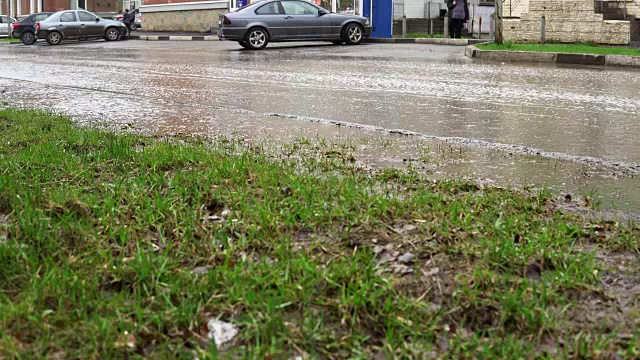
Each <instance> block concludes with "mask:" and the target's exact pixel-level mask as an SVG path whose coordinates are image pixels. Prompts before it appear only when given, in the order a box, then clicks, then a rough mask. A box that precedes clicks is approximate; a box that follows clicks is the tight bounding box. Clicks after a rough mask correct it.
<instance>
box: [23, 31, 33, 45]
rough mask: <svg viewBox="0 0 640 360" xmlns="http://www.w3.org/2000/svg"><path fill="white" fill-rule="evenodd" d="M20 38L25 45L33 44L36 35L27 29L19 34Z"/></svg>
mask: <svg viewBox="0 0 640 360" xmlns="http://www.w3.org/2000/svg"><path fill="white" fill-rule="evenodd" d="M20 40H21V41H22V43H23V44H25V45H33V44H34V43H35V42H36V35H35V34H34V33H32V32H31V31H27V32H25V33H23V34H22V36H20Z"/></svg>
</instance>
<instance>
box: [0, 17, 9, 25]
mask: <svg viewBox="0 0 640 360" xmlns="http://www.w3.org/2000/svg"><path fill="white" fill-rule="evenodd" d="M8 22H9V18H5V16H0V24H6V23H8Z"/></svg>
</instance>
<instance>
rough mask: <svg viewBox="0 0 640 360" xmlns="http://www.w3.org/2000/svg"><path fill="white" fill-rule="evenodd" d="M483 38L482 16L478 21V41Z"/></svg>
mask: <svg viewBox="0 0 640 360" xmlns="http://www.w3.org/2000/svg"><path fill="white" fill-rule="evenodd" d="M481 38H482V16H480V19H478V39H481Z"/></svg>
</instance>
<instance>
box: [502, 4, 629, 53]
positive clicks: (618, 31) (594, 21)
mask: <svg viewBox="0 0 640 360" xmlns="http://www.w3.org/2000/svg"><path fill="white" fill-rule="evenodd" d="M543 15H544V16H545V19H546V40H547V41H553V42H566V43H574V42H587V41H594V42H596V43H600V44H615V45H628V44H629V40H630V39H629V37H630V24H629V22H628V21H617V20H603V18H602V14H596V13H595V11H594V2H593V0H530V1H529V10H528V11H527V12H526V13H523V14H522V15H521V18H520V19H519V20H516V19H505V21H504V23H503V34H504V39H505V40H511V41H515V42H537V41H539V40H540V24H541V17H542V16H543Z"/></svg>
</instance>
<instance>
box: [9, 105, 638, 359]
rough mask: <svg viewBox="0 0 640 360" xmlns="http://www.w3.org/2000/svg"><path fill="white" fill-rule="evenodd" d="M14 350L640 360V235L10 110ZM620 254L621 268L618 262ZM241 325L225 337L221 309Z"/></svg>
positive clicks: (286, 160)
mask: <svg viewBox="0 0 640 360" xmlns="http://www.w3.org/2000/svg"><path fill="white" fill-rule="evenodd" d="M0 130H1V131H0V154H1V156H0V313H1V314H2V316H1V317H0V354H2V355H4V356H5V357H7V358H14V357H18V358H20V357H22V358H132V359H133V358H185V359H187V358H188V359H193V357H194V356H198V357H199V358H200V359H204V358H215V357H225V358H233V357H243V358H261V359H263V358H285V359H286V358H290V357H294V356H301V357H303V358H362V359H368V358H373V357H375V356H380V357H387V358H390V357H406V358H420V357H439V356H446V357H449V358H513V359H515V358H530V357H535V356H541V357H574V358H596V357H600V358H611V357H612V356H614V354H616V353H617V354H618V355H620V356H624V357H634V356H638V355H639V354H638V351H637V349H638V346H639V345H640V342H639V341H638V336H637V334H636V332H635V329H636V328H637V326H636V321H637V320H636V319H637V317H636V316H634V315H633V314H635V313H636V312H637V311H638V305H637V300H636V299H637V298H638V297H637V296H638V294H637V291H636V290H635V289H637V288H638V286H637V285H638V284H640V279H639V275H637V274H636V271H635V269H636V268H637V261H636V256H635V254H636V253H637V250H638V241H639V240H640V239H639V238H638V228H637V227H636V225H634V224H628V225H627V226H622V224H617V223H611V222H608V223H605V222H603V223H591V222H587V221H586V220H584V219H582V218H580V217H578V216H575V215H573V214H565V213H562V212H559V211H556V209H555V206H554V201H553V200H552V199H551V198H550V195H549V194H547V193H544V192H543V193H541V194H527V193H520V192H514V191H510V190H505V189H497V188H485V189H482V188H479V187H478V186H476V185H474V184H470V183H465V182H457V181H445V182H437V183H434V182H430V181H426V180H425V179H423V178H421V177H420V176H419V175H417V174H415V173H412V172H403V171H396V170H366V169H362V168H360V167H357V166H354V165H353V164H354V159H353V155H352V154H351V153H350V150H349V148H348V147H342V146H338V145H335V144H330V143H323V142H312V141H299V142H296V143H294V144H290V145H289V146H287V147H284V148H283V149H282V151H281V154H282V155H281V156H280V157H271V156H268V155H266V153H265V151H263V149H260V148H255V147H247V146H245V145H244V144H243V143H242V142H241V141H240V142H236V141H233V140H228V139H224V138H218V139H215V140H213V141H209V140H206V139H202V138H192V137H172V138H150V137H142V136H138V135H132V134H113V133H107V132H102V131H98V130H92V129H83V128H76V127H74V125H73V124H72V123H71V122H70V121H69V120H68V119H66V118H64V117H59V116H55V115H52V114H48V113H42V112H37V111H23V110H12V109H5V110H0ZM614 265H615V266H614ZM212 318H216V319H220V320H222V321H225V322H228V323H232V324H234V325H235V326H237V327H238V329H239V333H238V335H237V336H235V337H234V338H233V339H232V340H231V341H229V342H227V343H225V344H222V345H221V346H218V347H217V346H216V345H215V343H214V342H213V341H208V336H207V335H208V333H209V332H210V330H211V329H209V328H208V321H209V320H210V319H212Z"/></svg>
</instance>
